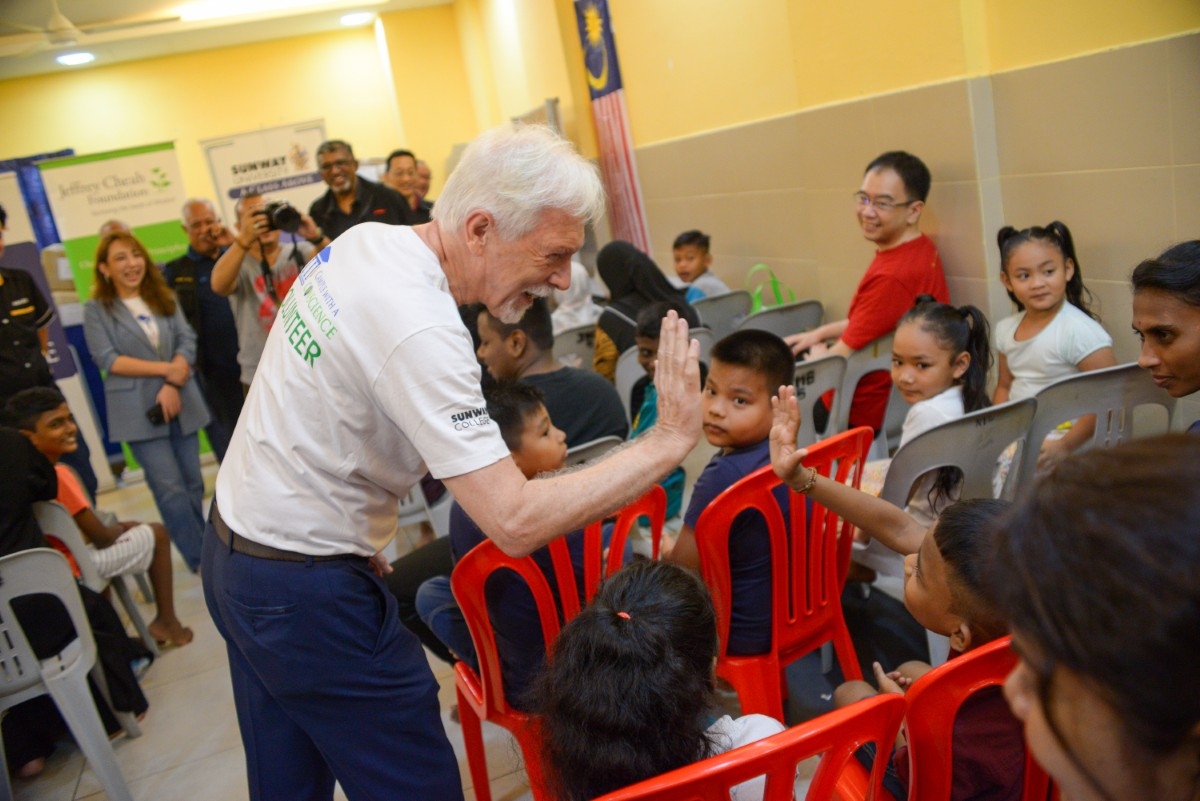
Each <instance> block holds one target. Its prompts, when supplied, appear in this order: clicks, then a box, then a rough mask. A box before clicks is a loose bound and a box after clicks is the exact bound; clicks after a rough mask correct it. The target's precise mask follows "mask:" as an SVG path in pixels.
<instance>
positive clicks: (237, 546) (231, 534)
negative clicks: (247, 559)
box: [209, 498, 366, 562]
mask: <svg viewBox="0 0 1200 801" xmlns="http://www.w3.org/2000/svg"><path fill="white" fill-rule="evenodd" d="M209 519H210V520H211V521H212V524H213V528H214V529H215V530H216V532H217V539H219V540H220V541H221V542H222V543H223V544H224V545H225V546H226V547H230V548H232V549H233V550H234V551H236V552H238V553H240V554H245V555H246V556H254V557H257V558H259V559H271V560H274V561H276V562H335V561H338V560H341V559H366V557H365V556H359V555H358V554H353V553H336V554H327V555H323V556H309V555H308V554H303V553H296V552H295V551H284V550H281V549H279V548H272V547H271V546H270V545H263V544H262V543H260V542H255V541H254V540H248V539H246V538H245V537H243V536H242V535H241V534H238V533H237V532H236V531H234V530H233V529H231V528H230V527H229V526H228V525H226V523H225V521H224V519H222V517H221V513H220V512H218V511H217V501H216V499H215V498H214V499H213V504H212V511H211V512H210V513H209ZM231 543H232V544H231Z"/></svg>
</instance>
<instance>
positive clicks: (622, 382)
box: [613, 333, 694, 425]
mask: <svg viewBox="0 0 1200 801" xmlns="http://www.w3.org/2000/svg"><path fill="white" fill-rule="evenodd" d="M693 335H694V333H693ZM637 355H638V351H637V346H636V345H635V346H634V347H632V348H629V349H627V350H626V351H625V352H624V353H622V354H621V355H620V356H618V357H617V374H616V379H615V380H614V381H613V383H614V384H615V385H616V387H617V394H618V395H620V396H621V405H622V406H624V407H625V419H626V420H628V421H629V424H630V425H633V412H634V410H633V409H631V408H630V398H629V395H630V393H631V392H632V391H633V385H634V384H636V383H637V382H638V379H640V378H641V377H642V376H644V375H645V374H646V371H645V370H643V369H642V365H641V364H640V363H639V362H638V358H637Z"/></svg>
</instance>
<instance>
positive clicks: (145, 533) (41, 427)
mask: <svg viewBox="0 0 1200 801" xmlns="http://www.w3.org/2000/svg"><path fill="white" fill-rule="evenodd" d="M5 414H6V417H7V419H8V420H9V421H10V422H11V423H12V424H13V425H14V426H16V427H17V428H19V429H20V430H21V433H22V434H24V435H25V436H26V437H28V438H29V440H30V442H32V443H33V444H34V447H36V448H37V449H38V450H39V451H40V452H41V453H42V455H43V456H45V457H46V458H47V459H49V460H50V462H51V463H52V464H53V465H54V469H55V472H56V473H57V474H58V496H57V497H56V498H55V500H57V501H58V502H59V503H61V504H62V505H63V506H64V507H66V509H67V511H68V512H69V513H70V514H71V516H72V517H73V518H75V523H76V524H77V525H78V526H79V531H80V532H81V533H82V534H83V538H84V540H85V541H86V542H87V543H88V545H89V546H90V548H91V550H92V561H93V562H95V564H96V570H97V571H98V572H99V573H100V576H101V577H102V578H111V577H112V576H116V575H125V574H132V573H140V572H143V571H148V572H149V574H150V584H151V586H152V587H153V588H154V603H155V605H156V607H157V614H156V615H155V617H154V620H152V621H150V624H149V625H148V626H147V628H149V629H150V634H151V635H152V636H153V637H154V639H155V640H157V641H158V643H159V644H160V645H164V644H168V643H169V644H171V645H176V646H181V645H187V644H188V643H189V642H191V641H192V630H191V629H189V628H187V627H186V626H184V625H183V624H182V623H180V622H179V618H177V617H176V616H175V595H174V587H173V586H172V585H173V581H174V577H173V575H172V572H171V538H170V537H169V536H168V535H167V529H166V527H165V526H163V524H162V523H136V522H128V521H121V522H117V521H114V522H112V523H105V522H104V521H102V520H101V519H100V518H99V517H97V516H96V513H95V512H94V511H93V510H92V506H91V504H90V503H89V501H88V498H87V496H86V495H85V494H84V491H83V488H82V487H81V486H80V484H79V480H78V479H77V478H76V477H75V474H74V473H73V472H71V470H70V468H68V467H67V466H66V465H63V464H59V459H60V458H61V457H62V456H63V454H67V453H73V452H74V451H75V449H76V448H78V447H79V446H78V443H77V435H78V428H76V426H75V419H74V418H73V417H72V416H71V409H70V408H69V407H68V406H67V401H66V399H65V398H64V397H63V396H62V394H61V393H60V392H59V391H58V390H57V389H51V388H49V387H32V388H30V389H25V390H22V391H20V392H18V393H17V394H16V395H14V396H13V397H11V398H9V400H8V403H7V404H6V405H5Z"/></svg>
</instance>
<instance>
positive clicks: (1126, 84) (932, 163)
mask: <svg viewBox="0 0 1200 801" xmlns="http://www.w3.org/2000/svg"><path fill="white" fill-rule="evenodd" d="M635 127H636V121H635ZM891 149H904V150H909V151H911V152H913V153H916V154H917V155H919V156H920V157H921V158H922V159H924V160H925V162H926V163H927V164H928V165H929V167H930V170H931V171H932V172H933V178H934V184H933V189H932V191H931V193H930V198H929V202H928V205H927V208H926V212H925V214H924V215H923V218H922V227H923V228H924V230H925V231H926V232H927V233H929V235H930V236H931V237H933V239H934V240H935V241H936V242H937V244H938V248H939V250H940V251H941V254H942V259H943V262H944V263H945V267H946V274H947V280H948V281H949V284H950V290H951V296H952V298H953V299H954V300H955V302H957V303H973V304H975V305H977V306H980V307H981V308H983V309H984V310H985V311H987V312H988V314H989V316H990V317H992V318H993V320H994V319H998V318H999V317H1000V316H1002V315H1004V314H1008V313H1010V312H1011V307H1010V305H1009V303H1008V300H1007V297H1006V296H1005V295H1004V293H1003V290H1002V289H1001V288H1000V286H999V281H998V279H997V278H996V273H997V270H998V269H999V266H998V254H997V252H996V245H995V233H996V230H997V229H998V228H999V226H1000V225H1004V224H1011V225H1015V226H1018V227H1025V226H1028V225H1034V224H1045V223H1047V222H1049V221H1050V220H1053V219H1060V220H1063V221H1064V222H1066V223H1067V224H1068V225H1069V226H1070V228H1071V231H1072V233H1074V234H1075V238H1076V246H1077V249H1078V255H1079V261H1080V264H1081V266H1082V268H1083V271H1084V276H1085V279H1086V281H1087V285H1088V287H1089V288H1090V289H1091V290H1092V292H1093V293H1094V294H1095V295H1096V297H1097V300H1098V301H1099V306H1100V312H1101V315H1102V317H1103V319H1104V323H1105V326H1106V328H1108V330H1109V332H1110V333H1112V334H1113V338H1114V343H1115V345H1116V351H1117V357H1118V360H1120V361H1129V360H1132V359H1135V358H1136V357H1137V350H1136V342H1135V340H1134V339H1133V337H1132V335H1131V334H1129V331H1130V328H1129V319H1130V308H1129V290H1128V284H1127V281H1128V276H1129V272H1130V270H1132V268H1133V267H1134V265H1136V264H1137V262H1138V261H1140V260H1141V259H1143V258H1145V257H1147V256H1150V255H1154V254H1156V253H1158V252H1160V251H1161V250H1162V249H1163V248H1165V247H1166V246H1167V245H1169V244H1171V243H1173V242H1176V241H1179V240H1182V239H1188V238H1196V237H1200V34H1193V35H1188V36H1182V37H1177V38H1174V39H1168V40H1164V41H1158V42H1151V43H1147V44H1143V45H1138V46H1135V47H1128V48H1123V49H1119V50H1113V51H1109V52H1104V53H1098V54H1095V55H1090V56H1086V57H1081V58H1077V59H1072V60H1069V61H1064V62H1058V63H1054V64H1048V65H1042V66H1037V67H1031V68H1028V69H1022V70H1014V71H1012V72H1007V73H1001V74H997V75H992V76H989V77H984V78H975V79H971V80H966V81H954V82H950V83H944V84H938V85H934V86H926V87H921V88H918V89H913V90H910V91H905V92H898V93H894V94H889V95H884V96H879V97H873V98H867V99H864V100H860V101H855V102H851V103H844V104H840V105H837V106H830V107H826V108H820V109H814V110H811V111H806V112H803V113H800V114H794V115H788V116H786V117H780V118H776V119H772V120H768V121H765V122H759V123H755V124H751V125H745V126H740V127H736V128H729V129H724V130H719V131H712V132H708V133H705V134H701V135H698V136H695V137H689V138H687V139H682V140H677V141H672V142H666V143H661V144H656V145H652V146H648V147H643V148H640V149H639V150H638V153H637V157H638V169H639V172H640V176H641V183H642V191H643V193H644V197H645V200H646V206H647V209H648V216H649V221H650V235H651V241H652V243H653V246H654V248H653V253H652V255H653V256H654V258H655V260H656V261H657V262H658V263H659V265H660V266H662V267H663V269H664V270H665V271H667V272H668V273H669V272H670V271H671V269H672V268H671V241H672V240H673V239H674V237H675V235H676V234H678V233H679V232H681V231H683V230H685V229H688V228H701V229H703V230H704V231H706V232H708V233H709V234H711V235H712V237H713V264H714V270H715V271H716V272H717V273H718V274H719V275H720V276H721V277H722V278H724V279H725V281H726V282H727V283H728V284H729V285H730V286H733V287H737V286H740V285H741V284H742V283H743V277H744V276H745V273H746V271H747V269H749V267H751V266H752V265H753V264H756V263H758V262H765V263H767V264H769V265H770V266H771V267H772V268H774V270H775V271H776V273H777V274H779V275H780V277H781V278H782V279H783V280H784V281H785V282H787V283H788V284H790V285H791V286H792V287H793V288H794V289H795V290H796V291H797V293H798V294H799V295H801V296H805V297H818V298H820V299H821V300H822V301H824V303H825V306H826V309H827V317H829V318H830V319H836V318H837V317H841V316H844V315H845V313H846V309H847V307H848V305H849V301H850V298H851V296H852V295H853V293H854V287H855V285H856V284H857V282H858V279H859V277H860V276H861V275H862V272H863V270H864V269H865V267H866V265H867V264H868V262H869V261H870V259H871V256H872V250H871V246H870V245H869V243H867V242H865V241H864V240H863V239H862V237H861V236H860V234H859V232H858V227H857V224H856V222H855V219H854V212H853V208H852V205H851V202H850V195H851V193H852V192H853V191H854V190H855V189H856V188H857V187H858V185H859V182H860V180H861V175H862V170H863V168H864V167H865V166H866V164H867V162H869V161H870V160H871V159H872V158H873V157H875V156H876V155H878V154H879V153H881V152H883V151H885V150H891Z"/></svg>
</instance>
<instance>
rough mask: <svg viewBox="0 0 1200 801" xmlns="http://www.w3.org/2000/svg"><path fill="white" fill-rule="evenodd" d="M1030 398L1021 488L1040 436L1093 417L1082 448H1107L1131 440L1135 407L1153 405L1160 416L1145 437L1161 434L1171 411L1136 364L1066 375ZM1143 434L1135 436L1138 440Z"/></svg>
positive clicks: (1031, 473) (1029, 476)
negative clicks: (1033, 403) (1033, 408)
mask: <svg viewBox="0 0 1200 801" xmlns="http://www.w3.org/2000/svg"><path fill="white" fill-rule="evenodd" d="M1034 397H1035V398H1036V399H1037V414H1036V415H1035V416H1034V418H1033V424H1032V425H1031V426H1030V429H1029V445H1028V447H1027V448H1026V449H1025V454H1024V456H1023V459H1022V462H1023V463H1022V465H1021V474H1020V482H1021V484H1022V485H1027V484H1029V483H1030V482H1032V481H1033V480H1034V478H1035V477H1036V473H1037V458H1038V452H1039V451H1040V450H1041V447H1042V442H1043V441H1044V440H1045V439H1046V435H1048V434H1049V433H1050V432H1051V431H1053V430H1054V429H1056V428H1057V427H1058V426H1060V425H1062V424H1063V423H1064V422H1066V421H1068V420H1074V419H1076V418H1078V417H1081V416H1083V415H1088V414H1094V415H1096V433H1095V434H1094V435H1092V439H1091V441H1090V442H1089V443H1088V444H1087V445H1086V447H1089V448H1095V447H1101V448H1108V447H1111V446H1113V445H1118V444H1120V443H1122V442H1127V441H1129V440H1130V439H1133V438H1134V436H1135V432H1134V417H1135V415H1134V410H1135V409H1136V408H1137V407H1139V406H1146V405H1153V406H1159V407H1161V408H1162V409H1164V410H1165V411H1166V421H1167V422H1166V424H1165V425H1164V426H1162V427H1161V428H1159V429H1156V430H1155V431H1153V432H1150V433H1165V432H1166V431H1167V429H1168V427H1169V426H1170V418H1171V415H1172V413H1173V412H1174V410H1175V399H1174V398H1172V397H1171V396H1170V395H1168V394H1167V392H1166V390H1164V389H1161V388H1159V387H1158V386H1157V385H1155V383H1154V380H1153V379H1152V378H1151V377H1150V373H1149V372H1148V371H1146V370H1143V369H1142V368H1141V367H1138V366H1137V364H1136V363H1130V364H1119V365H1117V366H1115V367H1106V368H1104V369H1102V370H1092V371H1090V372H1086V373H1080V374H1078V375H1073V376H1069V377H1067V378H1063V379H1060V380H1058V381H1055V382H1054V383H1053V384H1051V385H1050V386H1048V387H1045V388H1044V389H1043V390H1042V391H1041V392H1039V393H1037V395H1035V396H1034ZM1143 427H1144V426H1143ZM1145 435H1146V434H1145V433H1140V436H1145Z"/></svg>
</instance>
